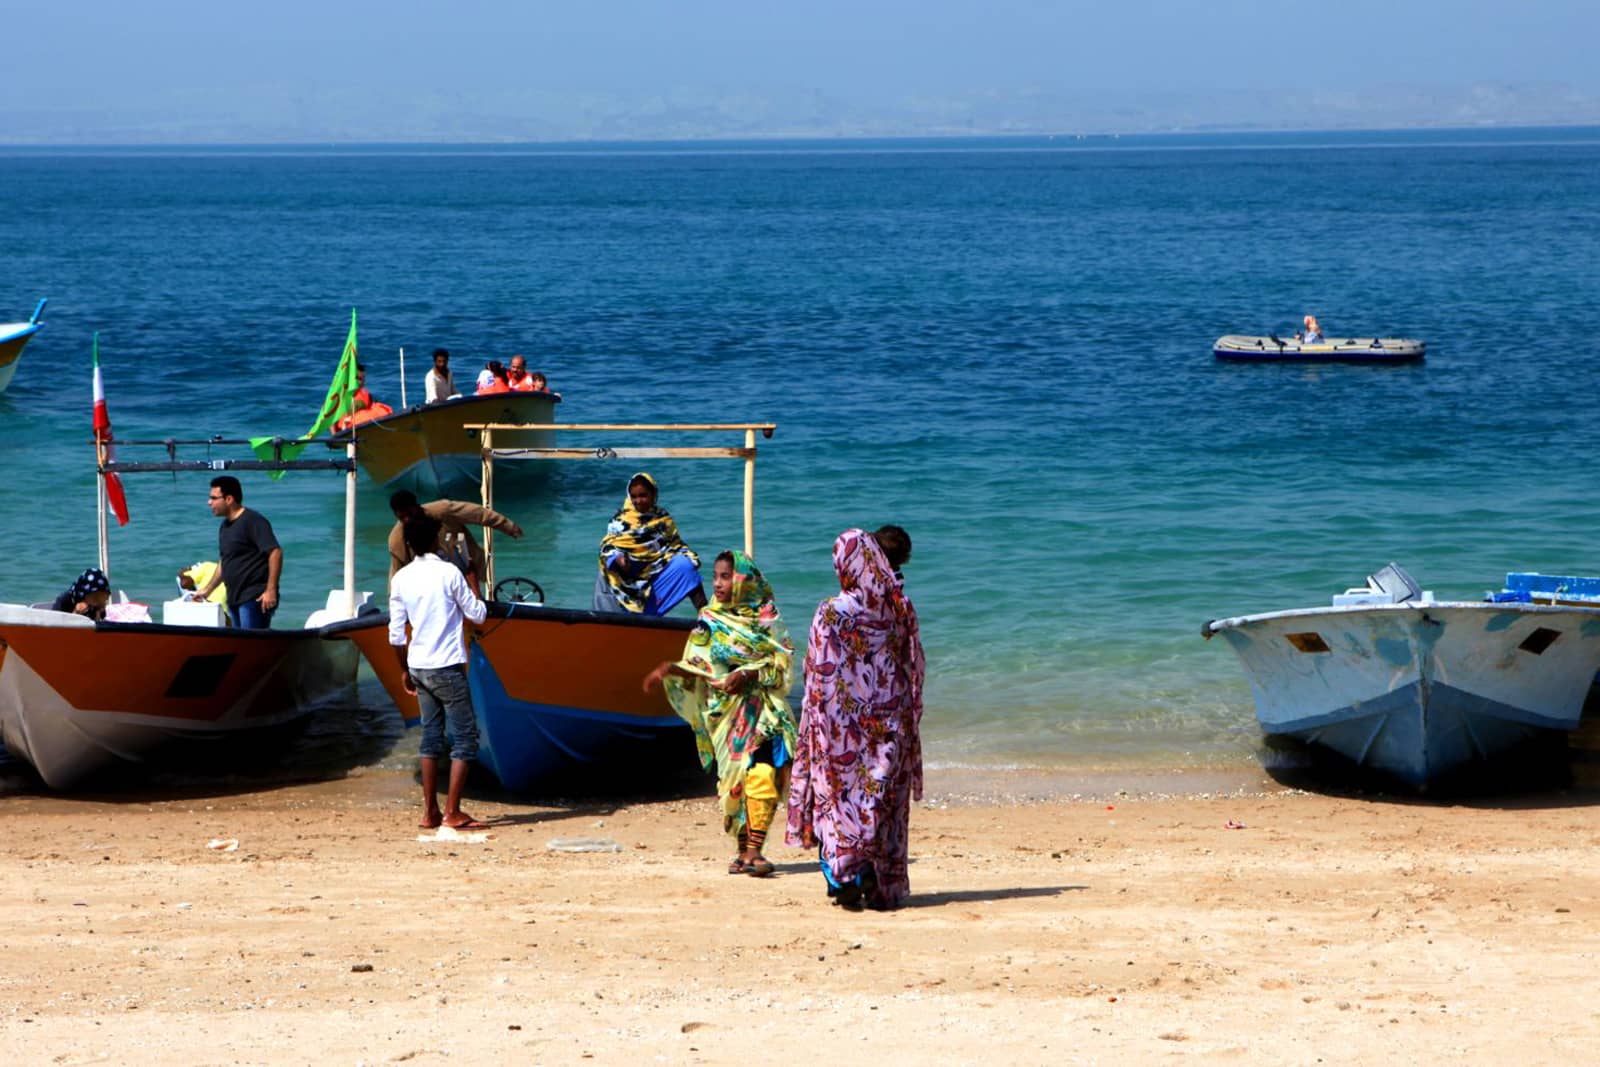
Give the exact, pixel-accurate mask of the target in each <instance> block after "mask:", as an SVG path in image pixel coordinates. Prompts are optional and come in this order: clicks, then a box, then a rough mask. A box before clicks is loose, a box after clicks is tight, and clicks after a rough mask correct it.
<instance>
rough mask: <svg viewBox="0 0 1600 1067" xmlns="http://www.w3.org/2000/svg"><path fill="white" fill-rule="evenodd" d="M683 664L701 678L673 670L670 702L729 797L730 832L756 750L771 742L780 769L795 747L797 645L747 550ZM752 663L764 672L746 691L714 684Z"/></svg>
mask: <svg viewBox="0 0 1600 1067" xmlns="http://www.w3.org/2000/svg"><path fill="white" fill-rule="evenodd" d="M679 664H680V666H683V667H686V668H688V669H689V670H690V671H692V672H693V673H694V675H695V676H694V677H692V678H681V677H678V676H677V675H669V676H668V677H667V680H666V690H667V700H668V701H669V702H671V704H672V707H673V710H674V711H676V712H677V713H678V715H679V717H681V718H682V719H683V720H684V721H685V722H687V723H688V724H689V725H690V726H692V727H693V728H694V739H695V747H696V748H698V749H699V751H700V763H701V766H703V767H705V769H706V770H710V769H711V768H712V766H713V764H715V766H716V769H717V795H718V796H720V797H721V798H722V800H723V812H724V815H725V816H727V819H728V829H729V830H730V831H734V830H737V828H738V826H739V825H742V820H743V810H744V805H743V795H742V793H741V787H742V785H743V781H744V774H745V771H746V770H747V769H748V768H749V766H750V756H751V753H753V752H754V751H755V750H756V749H757V748H759V747H760V746H761V745H762V743H763V742H765V741H768V740H772V741H773V742H774V749H775V751H774V760H773V762H774V765H776V766H781V765H783V764H784V763H786V762H787V761H788V754H789V753H791V752H793V751H794V745H795V723H794V715H793V713H792V712H791V711H790V710H789V700H788V692H789V679H790V672H791V670H792V669H793V666H794V645H793V644H792V643H791V642H790V640H789V630H788V628H787V627H786V626H785V625H784V623H783V618H782V617H781V616H780V615H779V614H778V605H777V604H776V602H774V600H773V598H772V586H770V585H768V584H767V580H766V578H764V577H762V574H761V571H760V569H759V568H758V567H756V565H755V563H754V562H752V561H751V559H750V557H749V556H746V555H745V554H744V553H743V552H738V551H735V552H734V553H733V587H732V589H730V590H729V592H728V599H727V600H726V601H722V600H716V599H713V600H712V601H711V602H710V603H708V604H707V605H706V606H705V607H703V608H701V609H700V617H699V621H698V622H697V623H696V625H695V628H694V631H693V632H692V633H691V634H690V635H689V640H688V641H687V642H686V643H685V645H684V648H683V658H682V659H681V660H680V661H679ZM752 668H753V669H755V670H756V671H757V672H758V673H757V677H756V679H755V680H754V683H753V684H750V685H747V686H746V687H745V688H744V689H742V690H739V691H736V692H732V693H724V692H723V691H722V690H720V689H715V688H713V687H712V686H711V685H710V684H708V683H709V679H713V678H721V677H722V676H724V675H727V674H731V673H732V672H734V671H736V670H750V669H752ZM779 742H781V747H780V746H779Z"/></svg>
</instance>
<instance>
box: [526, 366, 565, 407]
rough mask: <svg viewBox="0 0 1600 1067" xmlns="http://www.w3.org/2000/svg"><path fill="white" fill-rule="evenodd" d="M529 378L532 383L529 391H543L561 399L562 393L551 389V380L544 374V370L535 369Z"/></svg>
mask: <svg viewBox="0 0 1600 1067" xmlns="http://www.w3.org/2000/svg"><path fill="white" fill-rule="evenodd" d="M528 380H529V382H531V383H532V385H531V387H530V388H529V390H528V392H530V393H543V394H545V395H546V396H553V397H555V398H556V399H557V400H560V399H561V394H560V393H553V392H551V391H550V380H549V379H548V378H546V377H545V376H544V372H542V371H534V372H533V373H532V374H530V375H528Z"/></svg>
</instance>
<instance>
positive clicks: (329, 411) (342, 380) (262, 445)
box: [250, 308, 356, 479]
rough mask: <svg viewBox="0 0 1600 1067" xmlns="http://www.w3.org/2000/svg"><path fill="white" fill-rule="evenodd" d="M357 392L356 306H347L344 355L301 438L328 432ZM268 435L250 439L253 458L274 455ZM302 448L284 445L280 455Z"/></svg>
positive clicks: (295, 453) (279, 473) (351, 405)
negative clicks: (312, 419) (254, 456)
mask: <svg viewBox="0 0 1600 1067" xmlns="http://www.w3.org/2000/svg"><path fill="white" fill-rule="evenodd" d="M355 395H356V309H355V308H351V309H350V336H349V337H347V338H345V342H344V354H343V355H341V356H340V357H339V367H338V369H337V370H335V371H334V372H333V381H332V382H330V383H329V385H328V395H327V397H326V398H325V399H324V400H323V401H322V412H321V413H320V414H319V415H317V421H316V422H315V423H313V424H312V426H311V429H309V430H307V431H306V432H305V436H303V437H301V438H300V441H302V442H304V441H309V440H311V439H312V438H313V437H316V436H318V435H319V434H324V433H327V432H328V429H329V427H331V426H332V425H333V424H334V423H336V422H338V421H339V420H340V419H342V418H344V417H345V416H346V415H348V414H350V412H351V410H352V409H353V408H354V406H355ZM273 440H274V438H271V437H252V438H250V450H251V451H253V452H254V453H255V454H256V458H258V459H263V460H270V459H272V458H273V451H272V442H273ZM304 450H305V445H304V444H292V445H284V446H283V458H284V459H294V458H296V457H297V456H299V455H300V453H301V452H303V451H304ZM272 477H273V478H275V479H276V478H281V477H283V472H282V471H273V472H272Z"/></svg>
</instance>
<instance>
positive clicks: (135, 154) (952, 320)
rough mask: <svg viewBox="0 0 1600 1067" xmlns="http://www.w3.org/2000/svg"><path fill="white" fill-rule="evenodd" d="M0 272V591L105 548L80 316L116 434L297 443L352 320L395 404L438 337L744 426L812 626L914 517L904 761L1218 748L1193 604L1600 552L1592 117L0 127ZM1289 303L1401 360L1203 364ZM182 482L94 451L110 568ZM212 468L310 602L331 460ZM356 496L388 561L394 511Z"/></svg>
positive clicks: (552, 590) (711, 469)
mask: <svg viewBox="0 0 1600 1067" xmlns="http://www.w3.org/2000/svg"><path fill="white" fill-rule="evenodd" d="M0 256H3V262H4V270H3V272H0V319H6V320H11V319H22V318H25V317H26V316H27V314H28V313H29V312H30V311H31V310H32V308H33V306H34V304H35V303H36V301H37V299H38V298H39V297H41V296H48V297H49V298H50V305H49V308H48V309H47V313H46V315H45V318H46V320H47V322H48V325H47V326H46V328H45V330H44V331H43V332H41V334H40V335H39V336H38V338H37V339H36V340H35V341H34V342H33V343H32V344H31V345H30V347H29V348H28V350H27V354H26V356H25V357H24V360H23V363H22V366H21V369H20V370H19V372H18V374H17V377H16V379H15V381H14V382H13V384H12V386H11V388H10V390H9V391H8V392H7V393H5V394H4V395H3V396H0V544H3V545H4V546H5V548H4V549H3V550H0V600H7V601H22V602H27V601H34V600H44V599H49V598H50V597H51V596H53V595H54V594H55V593H56V592H58V591H59V590H60V589H62V588H64V587H65V586H66V585H67V584H68V583H69V582H70V581H71V579H72V578H73V577H74V576H75V575H76V574H77V573H78V572H79V571H80V570H81V569H82V568H83V567H84V566H87V565H89V564H91V563H92V562H93V561H94V555H95V493H94V476H93V466H92V460H93V455H92V448H91V445H90V436H89V428H90V351H91V339H92V337H93V335H94V333H95V332H96V331H98V332H99V334H100V345H101V362H102V365H103V369H104V374H105V380H106V390H107V394H108V399H109V404H110V411H111V416H112V420H113V422H114V424H115V427H116V431H117V434H118V436H119V438H123V439H137V438H143V439H151V438H165V437H188V438H193V437H206V436H210V435H213V434H221V435H225V436H227V437H238V436H243V435H246V434H272V433H278V434H285V435H293V434H297V433H300V432H303V431H304V430H305V429H306V428H307V427H308V426H309V425H310V424H311V422H312V420H313V418H314V415H315V410H316V408H317V406H318V405H319V403H320V401H321V399H322V396H323V393H324V390H325V389H326V386H327V384H328V380H329V378H330V376H331V374H332V371H333V367H334V364H335V362H336V360H337V358H338V356H339V352H340V348H341V346H342V344H343V341H344V337H345V333H346V330H347V328H348V324H349V317H350V310H351V308H352V307H353V308H355V309H357V311H358V313H359V322H360V345H361V351H362V356H363V359H364V361H365V362H366V364H367V365H368V367H369V379H370V384H371V386H372V387H373V391H374V393H375V395H376V396H377V397H378V398H379V399H380V400H386V401H388V402H390V403H397V402H398V399H399V392H400V384H399V383H400V378H399V352H400V350H401V349H402V348H403V349H404V350H405V352H406V353H407V356H408V371H409V374H410V381H411V386H412V390H411V399H412V400H413V401H414V400H415V399H416V397H417V394H416V389H415V387H416V385H417V383H418V382H419V380H420V375H421V373H422V372H423V370H424V369H425V360H426V354H427V353H428V352H429V351H431V350H432V349H433V348H434V347H436V346H444V347H447V348H449V349H450V351H451V352H452V353H453V356H454V365H455V367H456V369H457V376H458V379H465V378H467V377H470V375H471V374H472V372H474V371H475V370H476V369H477V368H478V367H480V366H481V365H482V363H483V362H484V361H485V360H487V359H506V358H508V357H509V356H510V355H511V354H512V353H515V352H521V353H524V354H526V355H527V356H528V360H529V365H530V366H531V367H535V368H538V369H541V370H544V371H545V372H546V373H547V374H548V375H549V377H550V379H551V383H552V386H553V387H554V388H555V389H558V390H559V391H561V392H562V393H563V394H564V396H565V402H564V403H563V405H562V406H561V409H560V415H561V417H562V418H563V419H566V420H569V421H574V422H606V421H626V422H698V421H767V420H770V421H774V422H776V423H778V424H779V428H778V431H777V434H776V436H775V437H774V438H773V439H772V440H771V441H766V442H762V444H761V455H760V460H759V464H758V470H757V533H756V548H757V556H758V560H759V562H760V563H761V565H762V566H763V568H764V570H765V571H766V573H767V575H768V577H769V578H770V579H771V580H772V582H773V584H774V586H775V587H776V589H777V593H778V598H779V605H780V607H781V608H782V609H783V610H784V613H785V615H786V617H787V618H788V619H789V621H790V624H791V626H792V627H793V628H794V629H795V631H796V633H797V636H798V637H799V639H800V640H802V641H803V634H804V631H805V627H806V625H807V623H808V621H809V618H810V615H811V612H812V611H813V609H814V608H815V606H816V603H817V602H818V600H819V599H821V598H822V597H824V596H826V595H828V594H829V593H830V591H831V590H832V589H833V588H834V584H833V576H832V569H831V564H830V548H831V544H832V541H833V538H834V536H835V535H836V534H837V533H838V532H839V531H840V530H842V529H844V528H846V527H848V526H852V525H861V526H867V527H875V526H877V525H879V524H881V523H884V522H898V523H900V524H902V525H904V526H905V527H907V528H908V529H909V530H910V531H911V534H912V536H913V538H914V540H915V554H914V557H913V560H912V562H911V564H910V566H909V567H908V568H907V572H906V573H907V584H908V589H909V591H910V593H911V594H912V597H913V599H914V600H915V602H916V604H917V607H918V609H919V611H920V613H921V616H922V620H923V627H924V637H925V641H926V644H927V648H928V659H929V664H930V672H931V673H930V679H929V684H928V702H929V704H928V711H927V720H926V726H925V732H926V746H927V751H928V753H929V756H930V759H931V760H932V761H933V762H934V763H936V764H944V765H980V766H997V765H1026V766H1035V765H1040V766H1055V765H1080V766H1083V765H1088V766H1105V767H1117V766H1127V765H1144V766H1152V767H1174V768H1183V767H1208V766H1218V765H1232V764H1236V763H1244V762H1247V761H1249V760H1250V759H1252V758H1253V756H1254V754H1255V750H1256V746H1257V743H1258V737H1257V730H1256V726H1255V721H1254V715H1253V712H1252V709H1251V703H1250V696H1249V691H1248V689H1247V687H1246V684H1245V682H1244V680H1243V677H1242V675H1241V674H1240V672H1239V669H1238V666H1237V663H1236V661H1235V660H1234V657H1233V656H1232V654H1231V653H1230V652H1229V651H1228V649H1227V648H1226V647H1225V646H1222V645H1220V644H1207V643H1205V642H1203V641H1202V640H1201V638H1200V626H1201V624H1202V623H1203V622H1204V621H1205V620H1207V619H1209V618H1213V617H1216V616H1221V615H1231V614H1239V613H1244V612H1249V611H1261V610H1271V609H1276V608H1286V607H1295V606H1306V605H1312V604H1321V603H1326V602H1327V600H1328V598H1329V597H1330V596H1331V595H1332V594H1333V593H1335V592H1338V591H1340V590H1342V589H1343V588H1345V587H1346V586H1347V585H1358V584H1360V583H1361V582H1362V580H1363V578H1364V577H1365V575H1367V574H1368V573H1370V572H1371V571H1373V570H1374V569H1376V568H1378V567H1380V566H1382V565H1383V564H1385V563H1387V562H1389V561H1390V560H1396V561H1398V562H1400V563H1401V564H1402V565H1403V566H1405V567H1407V568H1408V569H1409V570H1411V571H1412V573H1413V574H1415V575H1416V576H1417V577H1418V578H1419V579H1420V580H1421V582H1422V584H1423V585H1424V586H1425V587H1427V588H1429V589H1432V590H1434V591H1435V592H1436V594H1437V595H1439V596H1441V597H1444V596H1466V597H1477V596H1479V595H1481V594H1482V593H1483V592H1484V591H1485V590H1487V589H1491V588H1499V586H1500V584H1501V580H1502V579H1503V577H1504V574H1505V572H1506V571H1508V570H1544V571H1559V572H1584V573H1595V572H1596V571H1597V570H1600V542H1597V534H1596V530H1597V521H1596V520H1597V514H1596V505H1595V500H1596V497H1597V484H1596V479H1595V475H1594V460H1593V454H1594V449H1595V441H1596V440H1597V439H1600V405H1597V404H1596V403H1595V401H1594V399H1593V393H1594V391H1595V386H1596V384H1597V381H1600V373H1597V371H1596V369H1595V362H1596V357H1597V355H1600V352H1597V343H1596V341H1595V326H1594V323H1593V322H1592V321H1590V320H1591V317H1592V315H1593V313H1594V311H1595V309H1596V307H1600V130H1595V129H1577V130H1571V129H1569V130H1517V131H1495V132H1478V131H1471V132H1465V131H1450V132H1429V133H1416V134H1396V133H1385V134H1366V135H1362V134H1337V135H1334V134H1282V135H1222V134H1218V135H1207V136H1198V135H1191V136H1182V137H1178V136H1174V137H1141V138H1132V137H1124V138H1120V139H1113V138H1091V139H1088V140H1075V139H1060V140H1050V139H1044V138H1032V139H1005V140H950V141H908V142H827V143H814V142H788V143H785V142H777V143H760V144H714V145H610V146H586V147H581V148H575V147H542V146H531V147H530V146H522V147H506V146H495V147H483V148H438V147H427V148H423V147H416V148H408V147H391V148H362V149H343V148H338V147H305V148H299V149H250V148H237V149H214V150H192V149H148V150H130V149H115V150H91V149H73V150H66V149H62V150H44V149H27V150H23V149H14V150H3V149H0ZM1306 313H1314V314H1316V315H1317V316H1318V318H1319V319H1320V320H1321V322H1322V324H1323V327H1324V329H1325V330H1326V331H1327V332H1328V333H1329V334H1330V335H1333V336H1342V335H1347V334H1348V335H1383V336H1398V337H1413V338H1420V339H1424V340H1426V341H1427V342H1428V344H1429V355H1428V360H1427V362H1426V363H1425V364H1422V365H1416V366H1407V367H1394V368H1377V367H1360V366H1321V367H1281V366H1237V365H1225V364H1219V363H1216V362H1215V361H1214V360H1213V359H1212V356H1211V347H1210V346H1211V342H1212V341H1213V340H1215V339H1216V338H1217V337H1218V336H1220V335H1222V334H1225V333H1234V332H1239V333H1266V332H1269V331H1275V332H1277V333H1279V334H1280V335H1281V334H1285V333H1288V332H1292V331H1293V329H1294V328H1295V325H1296V323H1298V322H1299V320H1300V317H1301V316H1302V315H1304V314H1306ZM618 443H621V442H618ZM727 443H736V442H731V441H730V442H727ZM184 454H185V455H196V453H194V452H193V451H186V452H185V453H184ZM230 454H238V453H237V451H236V450H235V451H234V452H232V453H230ZM121 458H124V459H133V458H159V457H151V456H143V457H141V456H138V455H135V454H134V453H133V451H132V450H130V449H126V448H125V449H124V450H123V452H122V455H121ZM650 469H651V470H652V472H653V473H654V474H656V475H657V477H658V478H659V480H660V481H661V482H662V484H663V487H664V491H663V497H662V502H663V503H664V504H665V505H666V506H667V507H668V508H669V509H670V510H672V512H673V513H674V515H675V516H676V517H677V519H678V521H679V524H680V528H681V529H682V531H683V533H684V535H685V537H686V538H687V539H688V541H689V542H690V543H691V544H692V545H694V546H696V547H697V548H698V549H699V550H700V551H701V552H702V553H714V552H715V551H717V550H718V549H720V548H722V547H725V546H728V545H734V544H738V543H739V541H740V537H741V517H740V487H741V474H740V468H739V466H738V465H737V464H734V463H726V462H722V463H719V462H709V461H700V462H690V461H663V462H661V463H658V464H655V465H654V466H653V467H651V468H650ZM631 473H632V468H631V467H630V466H628V465H626V464H625V463H624V462H623V461H613V462H587V463H572V464H570V465H564V466H561V467H560V468H558V469H556V470H554V471H553V472H552V473H551V474H550V475H548V476H547V477H546V478H545V479H544V480H543V482H541V483H538V484H536V485H535V486H534V487H532V488H531V489H528V490H525V491H524V492H523V493H522V494H521V496H520V497H515V498H511V499H505V498H502V499H501V500H500V501H499V504H500V505H501V508H502V510H504V511H507V512H508V513H510V514H512V515H513V517H515V518H517V519H518V520H520V521H521V522H522V524H523V525H524V526H525V527H527V529H528V532H529V536H528V537H527V538H525V539H524V540H523V541H522V542H520V543H516V544H513V545H511V546H510V547H509V548H507V549H506V550H505V551H504V552H503V554H502V556H501V562H500V564H499V573H500V575H501V576H505V575H507V574H512V573H522V574H526V575H528V576H530V577H533V578H535V579H536V580H538V581H539V582H540V583H541V584H542V585H543V586H544V588H545V589H546V591H547V592H548V593H549V594H550V599H551V600H552V602H554V603H558V604H568V605H578V606H582V605H586V604H587V601H588V597H589V592H590V587H591V583H592V575H593V567H594V555H593V553H594V550H595V548H596V545H597V542H598V539H599V536H600V534H601V532H602V529H603V527H604V524H605V522H606V519H607V518H608V516H609V515H610V513H611V511H612V510H613V509H614V508H615V507H616V506H617V505H618V504H619V503H620V502H621V500H622V496H623V491H624V486H625V483H626V481H627V479H628V476H629V475H630V474H631ZM206 481H207V479H206V477H205V476H203V475H179V476H171V475H144V476H130V477H129V478H128V479H127V483H128V495H129V499H130V504H131V508H132V512H133V522H132V524H130V525H129V526H127V527H126V528H123V529H115V528H114V529H113V531H112V535H111V559H112V568H113V573H114V578H115V579H116V583H117V584H118V585H119V586H120V587H122V588H124V589H126V590H127V591H128V592H129V593H130V595H132V596H134V597H135V598H136V599H143V600H147V601H150V602H152V603H158V602H159V601H161V600H163V599H165V598H167V597H168V596H169V595H170V593H171V590H172V588H173V584H172V576H173V573H174V572H175V571H176V570H177V569H178V568H179V567H181V566H184V565H186V564H188V563H190V562H193V561H194V560H197V559H203V558H213V557H214V555H215V545H216V532H215V522H214V521H213V520H212V519H211V517H210V515H209V513H208V511H207V509H206V506H205V495H206ZM245 486H246V491H247V503H248V504H250V505H251V506H252V507H255V508H257V509H258V510H260V511H261V512H262V513H264V514H266V515H267V516H268V517H269V518H270V519H271V520H272V521H273V523H274V524H275V526H276V528H277V531H278V535H279V537H280V539H282V540H283V541H284V543H285V547H286V550H287V566H286V576H285V610H284V611H283V612H281V613H280V616H279V618H280V624H284V623H290V622H295V621H298V620H300V619H303V617H304V616H305V615H306V614H307V613H309V612H310V611H311V610H312V609H313V608H315V607H316V606H318V605H319V604H320V603H321V602H322V600H323V598H324V597H325V595H326V592H327V590H328V589H330V588H332V587H334V586H336V585H337V584H338V583H339V568H340V536H341V527H342V521H343V498H342V490H341V484H340V482H339V479H338V477H337V476H336V475H321V474H318V475H299V476H295V475H291V476H289V477H287V478H285V479H283V480H282V481H281V482H277V483H272V482H269V481H268V480H267V479H266V477H265V476H264V475H256V476H249V475H247V476H246V477H245ZM360 507H361V519H360V527H361V547H360V567H361V585H362V587H363V588H366V589H373V590H377V591H382V590H383V589H384V575H385V573H386V557H385V552H384V547H383V538H384V535H385V533H386V531H387V528H388V526H389V524H390V521H391V519H390V516H389V514H388V512H387V509H386V507H385V495H384V494H383V493H382V492H381V491H380V490H378V488H377V487H376V486H374V485H372V484H371V483H370V482H366V481H363V486H362V492H361V499H360ZM501 545H502V547H504V546H505V542H504V541H503V540H502V542H501ZM90 669H92V668H90ZM375 688H376V687H374V686H368V687H367V688H366V689H364V693H371V692H372V691H374V690H375ZM363 699H364V700H365V699H368V698H367V697H364V698H363ZM372 699H377V700H381V699H382V698H381V691H380V692H379V695H378V696H376V697H373V698H372Z"/></svg>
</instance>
